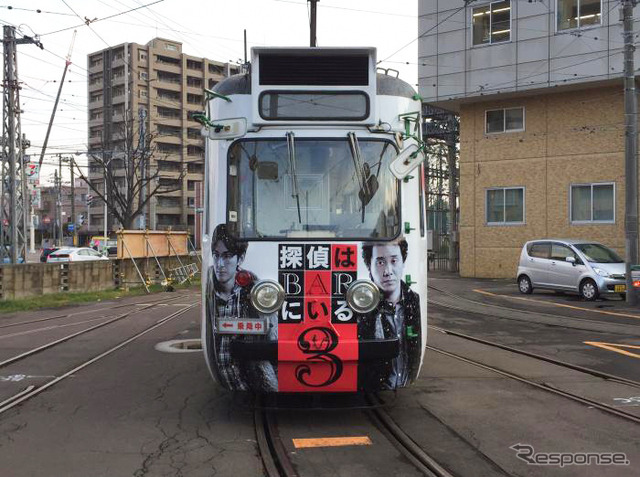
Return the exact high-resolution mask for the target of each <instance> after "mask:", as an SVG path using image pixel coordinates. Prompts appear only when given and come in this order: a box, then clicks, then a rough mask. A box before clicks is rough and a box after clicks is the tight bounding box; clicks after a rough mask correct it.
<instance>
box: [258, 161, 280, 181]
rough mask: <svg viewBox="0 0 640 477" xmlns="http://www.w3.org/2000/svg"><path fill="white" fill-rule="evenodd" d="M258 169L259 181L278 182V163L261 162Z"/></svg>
mask: <svg viewBox="0 0 640 477" xmlns="http://www.w3.org/2000/svg"><path fill="white" fill-rule="evenodd" d="M256 167H257V172H258V179H261V180H264V181H277V180H278V163H277V162H272V161H263V162H259V163H258V165H257V166H256Z"/></svg>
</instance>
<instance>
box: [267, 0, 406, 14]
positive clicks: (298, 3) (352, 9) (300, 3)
mask: <svg viewBox="0 0 640 477" xmlns="http://www.w3.org/2000/svg"><path fill="white" fill-rule="evenodd" d="M273 1H274V2H280V3H292V4H294V5H300V6H303V5H304V4H305V3H307V4H308V2H307V1H306V0H305V2H304V3H302V2H295V1H293V0H273ZM318 6H319V7H320V8H333V9H336V10H348V11H352V12H362V13H373V14H376V15H385V16H393V17H406V18H415V15H404V14H402V13H391V12H380V11H376V10H363V9H358V8H348V7H338V6H335V5H325V4H324V3H318Z"/></svg>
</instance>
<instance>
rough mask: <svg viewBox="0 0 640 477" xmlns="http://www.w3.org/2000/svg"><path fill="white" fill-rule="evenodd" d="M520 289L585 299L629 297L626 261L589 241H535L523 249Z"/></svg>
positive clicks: (519, 279) (519, 271)
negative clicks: (615, 296) (562, 292)
mask: <svg viewBox="0 0 640 477" xmlns="http://www.w3.org/2000/svg"><path fill="white" fill-rule="evenodd" d="M517 280H518V288H519V289H520V292H521V293H525V294H529V293H532V292H533V290H534V288H544V289H549V290H559V291H567V292H577V293H579V294H580V296H581V297H582V298H584V299H585V300H589V301H592V300H595V299H596V298H598V296H601V295H609V296H611V295H615V294H619V295H620V296H622V297H623V298H624V297H625V296H626V290H627V289H626V282H625V265H624V260H622V258H620V256H619V255H618V254H617V253H616V252H614V251H613V250H611V249H610V248H608V247H606V246H604V245H602V244H600V243H597V242H591V241H586V240H533V241H531V242H527V243H526V244H524V247H522V252H521V254H520V264H519V265H518V274H517Z"/></svg>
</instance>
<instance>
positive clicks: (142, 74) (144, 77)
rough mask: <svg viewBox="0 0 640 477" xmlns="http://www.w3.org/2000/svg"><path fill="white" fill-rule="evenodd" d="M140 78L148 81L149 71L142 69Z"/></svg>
mask: <svg viewBox="0 0 640 477" xmlns="http://www.w3.org/2000/svg"><path fill="white" fill-rule="evenodd" d="M139 78H140V79H141V80H144V81H146V80H148V79H149V73H147V72H146V71H140V74H139Z"/></svg>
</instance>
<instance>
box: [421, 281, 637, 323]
mask: <svg viewBox="0 0 640 477" xmlns="http://www.w3.org/2000/svg"><path fill="white" fill-rule="evenodd" d="M427 288H428V289H431V290H434V291H437V292H438V293H442V294H443V295H447V296H449V297H451V298H454V299H455V300H456V301H457V302H465V303H470V304H472V305H475V306H481V307H485V308H492V309H498V310H505V311H507V312H511V313H514V312H515V313H519V314H522V315H530V316H536V317H543V318H552V319H556V320H564V321H566V320H577V319H579V320H580V321H581V322H584V323H587V324H594V325H607V326H609V327H611V324H612V323H611V321H602V320H594V319H590V318H575V317H571V316H567V315H560V314H556V313H547V312H543V313H541V312H537V311H536V312H534V311H530V310H522V309H520V308H514V307H510V306H504V305H498V304H495V303H486V302H482V301H478V300H472V299H470V298H467V297H464V296H460V295H456V294H454V293H451V292H448V291H446V290H442V289H440V288H437V287H434V286H433V285H428V286H427ZM428 301H429V304H430V305H435V306H437V307H440V308H446V309H449V310H455V311H462V312H466V313H474V314H478V315H483V316H490V317H492V318H498V319H501V320H511V321H519V322H524V323H531V321H527V320H525V319H523V318H518V317H514V316H510V317H509V316H497V315H495V314H492V313H488V312H483V311H478V310H469V309H468V308H465V307H463V306H458V305H452V304H450V303H444V302H442V301H439V300H434V299H432V298H431V297H429V300H428ZM538 324H546V323H540V322H538ZM617 325H618V326H620V327H625V328H628V327H630V328H638V329H640V324H633V323H618V324H617ZM552 326H559V327H562V328H568V329H576V330H586V331H591V330H592V328H587V327H584V326H578V325H575V324H567V323H554V324H553V325H552ZM608 332H609V333H612V334H627V333H625V332H624V331H619V332H617V331H608Z"/></svg>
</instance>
